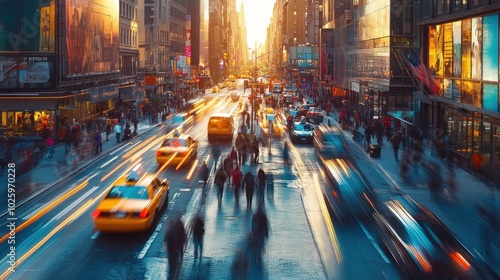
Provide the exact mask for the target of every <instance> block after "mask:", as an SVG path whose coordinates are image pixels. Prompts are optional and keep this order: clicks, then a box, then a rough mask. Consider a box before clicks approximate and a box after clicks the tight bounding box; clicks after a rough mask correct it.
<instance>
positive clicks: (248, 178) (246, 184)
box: [243, 171, 255, 209]
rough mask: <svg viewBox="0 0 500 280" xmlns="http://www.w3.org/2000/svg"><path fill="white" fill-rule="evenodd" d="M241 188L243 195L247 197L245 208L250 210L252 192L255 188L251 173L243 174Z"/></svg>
mask: <svg viewBox="0 0 500 280" xmlns="http://www.w3.org/2000/svg"><path fill="white" fill-rule="evenodd" d="M243 188H244V189H245V193H246V195H247V208H250V209H251V208H252V198H253V191H254V188H255V180H254V178H253V175H252V173H250V171H248V172H247V173H246V174H245V178H244V179H243Z"/></svg>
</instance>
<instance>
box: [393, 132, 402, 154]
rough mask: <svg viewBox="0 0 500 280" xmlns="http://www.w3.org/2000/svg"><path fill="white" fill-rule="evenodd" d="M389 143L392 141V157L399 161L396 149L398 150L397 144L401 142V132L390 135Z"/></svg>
mask: <svg viewBox="0 0 500 280" xmlns="http://www.w3.org/2000/svg"><path fill="white" fill-rule="evenodd" d="M391 143H392V150H393V151H394V159H395V160H396V161H399V157H398V151H399V144H401V133H400V132H399V131H398V132H396V134H394V135H393V136H392V138H391Z"/></svg>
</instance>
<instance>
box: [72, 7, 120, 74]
mask: <svg viewBox="0 0 500 280" xmlns="http://www.w3.org/2000/svg"><path fill="white" fill-rule="evenodd" d="M66 3H67V4H66V54H67V60H66V75H80V74H96V73H108V72H112V71H115V70H118V69H119V65H118V47H119V43H120V42H119V39H120V34H119V1H113V0H68V1H67V2H66Z"/></svg>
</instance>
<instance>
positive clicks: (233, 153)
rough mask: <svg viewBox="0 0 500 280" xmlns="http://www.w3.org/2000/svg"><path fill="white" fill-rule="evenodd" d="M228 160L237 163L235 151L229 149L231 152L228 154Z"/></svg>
mask: <svg viewBox="0 0 500 280" xmlns="http://www.w3.org/2000/svg"><path fill="white" fill-rule="evenodd" d="M229 158H230V159H232V160H233V161H236V162H237V161H238V153H237V152H236V149H235V148H234V146H233V148H232V149H231V152H230V153H229Z"/></svg>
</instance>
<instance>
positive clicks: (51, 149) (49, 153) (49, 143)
mask: <svg viewBox="0 0 500 280" xmlns="http://www.w3.org/2000/svg"><path fill="white" fill-rule="evenodd" d="M45 146H46V147H47V154H46V155H45V158H51V157H52V156H53V155H54V138H52V135H49V136H47V139H46V140H45Z"/></svg>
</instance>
